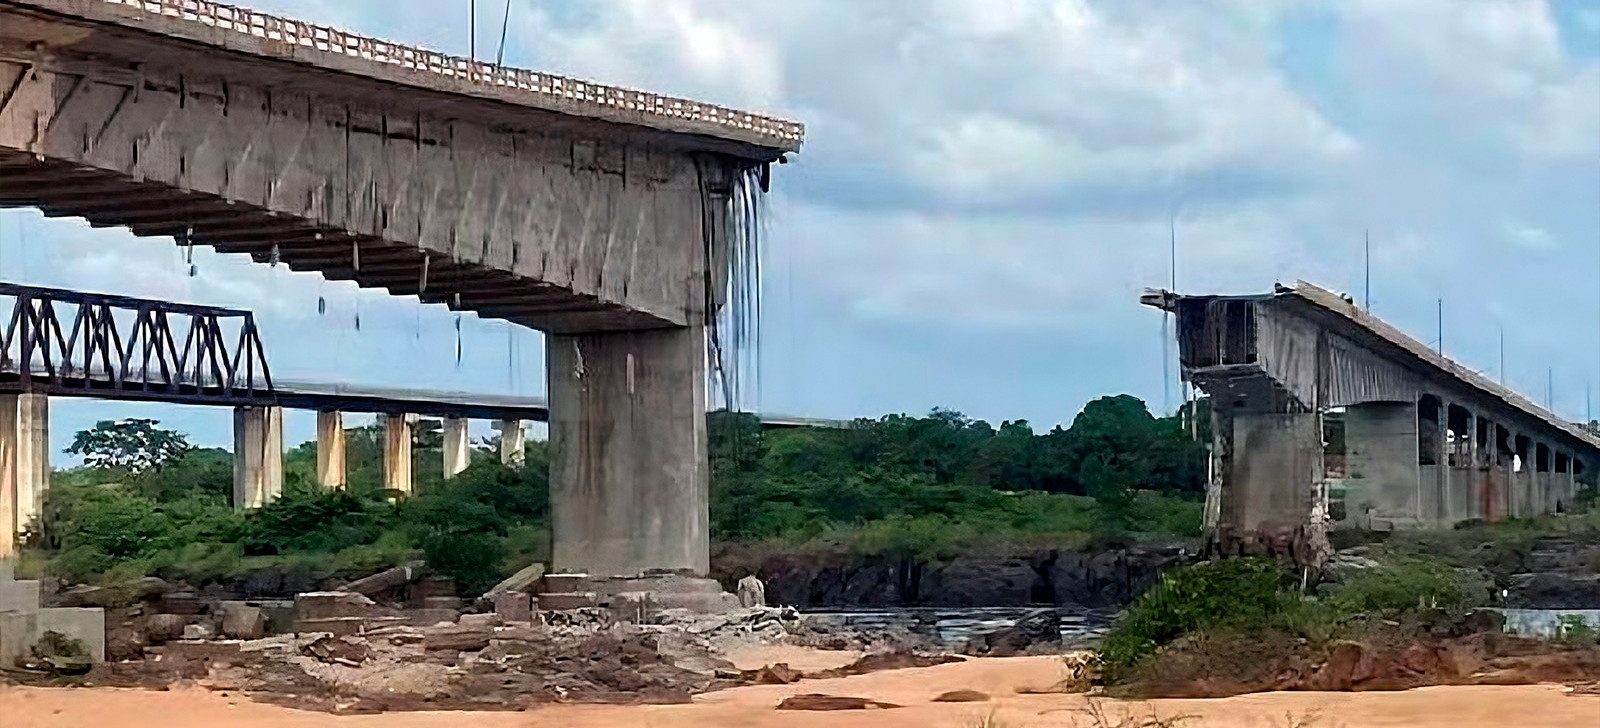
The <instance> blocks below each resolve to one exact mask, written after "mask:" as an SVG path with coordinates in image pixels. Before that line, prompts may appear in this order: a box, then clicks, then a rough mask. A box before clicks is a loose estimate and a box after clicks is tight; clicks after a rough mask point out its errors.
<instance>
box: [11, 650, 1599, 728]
mask: <svg viewBox="0 0 1600 728" xmlns="http://www.w3.org/2000/svg"><path fill="white" fill-rule="evenodd" d="M1057 665H1058V663H1057V662H1056V661H1055V660H1054V659H1053V658H1040V657H1021V658H1012V659H980V660H971V661H968V662H965V663H961V664H952V665H940V666H938V667H930V668H922V669H913V670H894V671H888V672H879V673H874V674H871V675H861V676H857V677H849V678H840V679H836V680H807V681H803V682H801V683H799V684H795V685H779V686H761V687H748V688H739V689H736V690H726V691H722V692H718V693H712V694H709V695H705V696H701V697H700V698H699V699H697V700H696V702H695V703H694V704H693V705H677V706H599V705H559V706H552V707H548V708H543V709H540V710H537V711H531V712H527V713H469V714H463V713H398V714H388V715H364V716H331V715H326V714H322V713H306V712H298V711H293V710H288V709H284V708H278V707H273V706H269V705H262V704H258V703H253V702H251V701H249V700H248V699H245V698H242V697H239V696H234V695H229V696H224V695H222V694H217V693H211V692H206V691H203V690H199V689H193V688H188V689H175V690H172V691H170V692H153V691H136V690H111V689H99V688H95V689H77V690H49V689H32V688H28V689H4V688H0V726H3V728H107V727H108V726H114V727H115V728H224V727H232V726H238V727H239V728H460V726H465V725H470V726H473V727H474V728H502V727H504V728H534V727H536V726H552V727H553V726H561V727H562V728H602V727H604V728H610V727H611V726H629V727H633V726H638V727H640V728H768V727H770V728H778V727H780V726H782V727H786V728H823V727H824V726H826V727H827V728H852V727H860V728H869V727H870V728H943V727H945V726H948V727H949V728H967V727H968V726H972V725H974V724H976V723H977V722H978V721H979V720H980V719H981V718H982V717H984V716H986V715H990V714H991V713H992V714H993V715H994V717H995V718H996V720H997V722H998V723H1000V724H1003V725H1005V726H1007V728H1027V727H1033V726H1038V727H1044V726H1049V727H1051V728H1070V727H1071V726H1073V725H1075V723H1074V721H1075V720H1077V721H1079V723H1077V724H1079V725H1087V723H1083V722H1082V720H1083V716H1082V715H1081V713H1078V712H1077V711H1080V710H1081V709H1082V708H1083V707H1084V705H1085V699H1084V698H1083V697H1081V696H1067V695H1017V694H1016V693H1015V689H1016V688H1017V687H1018V686H1025V685H1043V684H1048V683H1050V682H1052V681H1054V680H1055V679H1056V677H1057V669H1058V668H1057ZM958 688H966V689H975V690H981V691H984V692H987V693H989V694H990V695H993V696H995V698H996V699H995V701H994V702H991V703H987V704H948V703H932V702H929V701H930V699H931V698H932V697H933V696H935V695H938V694H940V693H942V692H945V691H948V690H955V689H958ZM796 693H827V694H831V695H853V696H859V697H868V698H873V699H876V700H881V701H887V702H891V703H897V704H900V705H903V706H906V707H903V708H899V709H894V710H872V711H852V712H835V713H807V712H790V711H776V710H774V709H773V707H774V706H776V705H777V703H778V701H779V700H781V699H782V698H784V697H785V696H788V695H793V694H796ZM1104 705H1106V706H1107V709H1108V711H1109V712H1110V713H1112V714H1113V715H1117V714H1120V713H1121V712H1122V711H1125V710H1130V709H1131V710H1135V711H1137V712H1138V714H1140V715H1146V714H1148V713H1149V712H1150V711H1155V713H1156V714H1157V715H1161V716H1173V715H1190V716H1196V717H1195V719H1193V720H1191V721H1189V722H1186V723H1183V724H1182V725H1183V726H1185V728H1224V727H1226V728H1250V727H1251V726H1261V727H1262V728H1280V727H1282V726H1288V725H1290V722H1289V721H1288V720H1287V718H1288V717H1291V716H1292V717H1296V718H1299V717H1303V716H1306V715H1307V714H1311V713H1315V714H1319V715H1321V716H1322V718H1321V719H1320V720H1319V721H1317V722H1315V723H1312V725H1315V726H1320V727H1322V728H1367V727H1369V726H1373V727H1376V726H1406V727H1407V728H1501V727H1502V726H1513V727H1515V728H1569V727H1570V728H1595V726H1597V725H1600V698H1597V697H1583V696H1569V695H1566V694H1564V691H1563V689H1562V688H1561V687H1559V686H1531V687H1444V688H1427V689H1422V690H1413V691H1408V692H1403V693H1273V694H1262V695H1249V696H1243V697H1238V698H1227V699H1221V700H1161V701H1154V702H1151V703H1134V704H1129V703H1117V702H1111V701H1107V702H1106V703H1104Z"/></svg>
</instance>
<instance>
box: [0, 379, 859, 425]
mask: <svg viewBox="0 0 1600 728" xmlns="http://www.w3.org/2000/svg"><path fill="white" fill-rule="evenodd" d="M23 391H30V390H29V388H28V387H26V386H24V385H23V384H22V383H21V382H18V381H16V380H15V379H12V378H10V377H7V378H5V379H3V380H0V392H23ZM47 393H48V394H50V395H51V396H65V397H85V398H92V399H110V400H123V401H147V402H171V403H174V404H186V405H202V406H212V407H215V406H237V405H239V404H241V403H243V404H249V403H256V404H263V405H266V404H275V405H277V406H279V407H286V408H289V409H303V410H315V411H339V412H370V413H377V414H393V415H398V414H415V415H424V416H428V417H465V418H469V419H484V420H530V421H533V422H549V421H550V407H549V403H548V400H546V399H545V398H544V397H530V396H517V395H506V394H486V393H482V392H459V391H450V390H437V389H414V388H410V387H376V386H360V385H351V384H332V383H328V382H311V381H298V380H278V381H276V382H274V387H273V390H272V392H271V393H270V394H266V393H258V395H257V397H256V398H255V399H254V400H251V401H250V402H233V401H228V400H207V399H202V398H186V397H185V398H176V399H174V398H169V397H165V396H163V395H162V393H160V392H155V391H146V390H137V389H128V390H117V389H109V388H93V389H80V388H75V387H50V388H48V390H47ZM759 416H760V418H761V424H763V425H765V426H767V427H774V428H792V427H817V428H825V429H844V428H846V427H848V426H849V422H848V421H846V420H830V419H822V418H816V417H796V416H793V415H783V414H761V415H759Z"/></svg>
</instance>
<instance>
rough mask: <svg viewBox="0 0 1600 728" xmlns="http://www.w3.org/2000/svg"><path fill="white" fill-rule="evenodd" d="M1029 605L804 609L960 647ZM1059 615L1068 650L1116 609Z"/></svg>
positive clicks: (833, 620) (1084, 643) (847, 623)
mask: <svg viewBox="0 0 1600 728" xmlns="http://www.w3.org/2000/svg"><path fill="white" fill-rule="evenodd" d="M1035 609H1036V608H1029V607H971V608H963V609H937V608H931V607H930V608H916V609H854V610H848V611H829V610H817V611H810V610H807V611H805V612H804V613H805V615H806V617H807V618H808V619H810V620H814V621H817V622H820V623H822V624H823V625H826V626H832V627H843V628H855V629H861V630H867V631H873V630H879V629H885V628H889V627H901V628H904V629H906V630H909V631H911V632H914V633H916V634H921V635H926V636H928V637H931V638H933V639H935V640H937V641H938V642H939V644H940V645H942V646H944V647H947V648H950V649H953V650H960V649H961V648H962V647H964V646H965V645H966V643H967V640H968V639H970V638H971V637H973V636H975V635H980V634H986V633H988V632H993V631H995V630H997V629H1002V628H1004V627H1009V626H1011V625H1012V624H1015V623H1016V621H1017V619H1018V618H1020V617H1022V616H1023V615H1026V614H1029V613H1031V612H1033V611H1034V610H1035ZM1056 613H1057V614H1059V615H1060V617H1061V644H1062V646H1063V647H1065V648H1067V649H1069V650H1075V649H1082V648H1084V647H1089V646H1092V645H1093V644H1094V643H1095V642H1096V641H1098V640H1099V639H1100V637H1101V636H1103V635H1104V634H1105V633H1106V631H1107V630H1108V629H1110V627H1111V621H1112V619H1113V618H1114V617H1115V616H1116V612H1114V611H1110V610H1098V609H1088V608H1084V607H1057V608H1056Z"/></svg>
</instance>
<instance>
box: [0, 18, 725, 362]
mask: <svg viewBox="0 0 1600 728" xmlns="http://www.w3.org/2000/svg"><path fill="white" fill-rule="evenodd" d="M85 43H88V41H85ZM79 55H80V54H78V53H76V52H75V51H74V49H73V48H71V47H56V48H52V49H50V56H49V57H48V58H46V59H45V60H44V61H43V62H40V61H39V60H38V59H24V58H19V57H16V56H15V55H14V52H9V51H8V52H0V88H11V89H13V91H12V92H11V93H9V94H7V95H5V96H3V97H0V157H3V158H4V164H5V165H7V167H8V168H9V169H11V170H19V171H17V172H16V173H17V174H24V175H27V179H30V180H32V181H33V184H31V185H30V187H31V190H30V191H31V194H32V197H31V199H33V200H35V201H36V202H37V204H38V205H39V206H42V207H45V208H46V209H48V210H50V211H52V212H54V213H59V214H69V215H78V216H83V217H86V218H87V219H89V221H90V223H91V224H94V225H104V226H111V225H117V226H123V225H129V224H132V225H135V226H137V229H136V230H135V232H137V233H140V234H147V235H161V234H166V235H176V234H183V233H185V232H187V231H188V230H189V229H190V228H193V237H192V240H193V242H196V243H200V244H205V243H206V242H207V235H208V234H211V232H212V231H213V230H214V229H215V228H214V227H213V226H212V223H219V224H220V223H235V224H237V225H238V227H237V228H232V230H235V231H237V230H261V231H263V232H266V231H272V230H283V229H287V228H293V229H303V228H308V227H309V228H314V229H319V230H328V231H342V232H345V233H349V234H352V235H362V236H370V237H371V238H373V239H375V240H383V241H386V242H388V243H391V244H399V245H404V246H407V247H409V248H411V249H414V250H417V251H418V252H419V253H420V252H423V251H426V252H428V253H430V254H431V255H433V256H435V257H437V258H439V259H450V260H454V261H456V262H457V264H458V265H462V266H467V267H471V268H477V269H481V270H502V271H506V272H508V273H510V274H512V275H513V276H515V277H516V279H518V280H522V281H526V282H528V283H529V284H539V283H543V284H548V285H549V286H552V287H554V288H556V289H559V290H561V291H564V292H567V293H568V294H569V295H571V296H573V297H574V298H575V299H576V300H582V301H585V302H586V304H587V307H585V308H579V309H574V310H572V311H571V313H573V314H576V315H577V318H575V319H574V321H577V322H579V323H576V324H574V325H564V324H563V322H562V320H561V319H562V316H561V314H562V313H567V311H563V310H554V309H552V310H551V311H550V312H549V313H544V314H540V315H538V316H531V317H530V319H529V320H528V321H524V322H523V323H527V324H529V325H536V326H540V327H546V328H549V329H552V330H555V331H558V332H559V331H567V332H578V331H581V330H584V329H579V328H577V327H578V326H583V327H591V326H600V327H601V329H602V330H606V329H610V330H618V329H640V328H659V327H662V326H673V325H678V326H682V325H686V324H688V323H690V321H689V309H690V307H691V306H692V305H693V303H694V302H693V301H691V300H690V298H691V297H690V296H689V295H688V293H689V286H690V283H691V281H692V279H694V278H695V277H696V275H697V273H696V269H697V268H698V267H699V266H700V265H702V264H701V263H699V262H698V260H699V258H700V257H701V253H700V251H701V249H702V248H703V246H704V241H703V238H704V231H703V226H702V224H701V221H702V220H701V219H702V213H703V209H704V207H705V205H703V204H702V201H703V196H704V192H703V186H702V184H701V181H702V176H703V173H704V171H705V170H704V169H703V168H701V167H699V166H698V165H697V163H696V161H695V160H694V158H692V157H691V155H690V154H689V153H687V152H682V151H669V150H665V149H662V148H656V147H650V146H647V145H636V144H632V143H630V142H628V141H627V140H613V139H608V138H603V137H604V136H605V135H601V134H596V135H595V136H593V137H586V136H585V135H584V134H582V133H581V131H582V129H583V126H582V125H575V126H571V127H568V128H564V129H563V130H562V133H561V134H551V133H547V131H546V130H545V129H541V128H540V127H538V125H531V127H530V128H528V129H524V130H516V131H512V130H507V129H502V128H495V129H490V128H489V127H488V126H486V125H484V124H482V123H477V122H474V121H472V120H470V119H463V118H444V117H438V116H432V115H429V114H425V113H424V114H419V113H416V112H414V111H408V112H400V111H396V110H391V109H388V108H385V107H381V106H374V105H371V104H370V103H368V102H355V101H348V100H341V99H340V98H339V96H338V95H337V93H336V89H333V88H321V87H319V88H314V89H304V90H302V89H293V90H289V89H285V88H267V87H254V86H251V85H250V81H249V79H237V78H235V79H219V78H213V77H209V76H207V74H206V72H205V71H204V69H198V70H197V69H194V68H182V69H179V68H173V67H164V66H163V65H162V64H161V62H160V59H151V60H150V62H147V63H146V64H145V67H144V70H143V71H142V76H141V77H140V78H139V79H138V80H137V81H133V82H130V80H129V76H128V74H126V73H124V72H120V71H119V70H117V69H113V68H110V67H107V68H106V69H105V71H104V72H103V73H101V72H98V71H96V70H95V69H96V68H97V65H96V61H95V60H94V59H91V58H88V57H87V56H84V57H79ZM68 60H71V61H73V63H72V64H70V65H71V67H72V68H73V69H74V70H76V71H77V73H69V72H67V71H65V70H63V68H64V67H65V66H66V65H69V64H67V61H68ZM224 80H226V81H227V83H226V92H225V93H218V88H220V87H221V85H222V84H221V82H222V81H224ZM130 83H132V86H130ZM356 120H362V121H361V123H357V121H356ZM402 129H403V130H409V131H408V135H409V136H410V137H412V139H406V138H396V135H395V134H392V133H391V134H385V133H383V130H390V131H393V130H402ZM403 136H405V135H402V137H403ZM722 164H725V165H731V164H734V162H732V161H731V160H729V161H727V162H724V163H722ZM719 169H724V168H719ZM716 174H718V175H726V174H727V172H725V171H723V172H717V173H716ZM12 175H13V172H8V177H11V176H12ZM85 181H93V182H94V183H95V184H97V185H101V186H106V185H113V184H117V183H122V184H126V185H128V186H129V188H130V189H132V190H138V191H140V192H139V195H140V196H139V197H136V198H133V199H137V200H145V201H143V202H134V203H129V205H127V206H125V207H124V206H119V204H118V202H117V201H116V200H115V199H114V198H111V197H107V198H106V199H104V200H98V201H92V202H90V201H86V200H85V198H83V197H82V196H81V193H80V192H79V191H78V190H76V189H75V187H76V186H78V185H81V184H83V183H84V182H85ZM152 188H154V189H156V190H171V191H172V192H173V193H174V198H175V199H183V200H184V201H183V202H182V205H183V206H184V208H185V209H187V210H188V211H185V209H173V208H172V207H171V206H170V205H163V204H160V203H158V202H154V201H149V200H151V199H152V198H153V197H154V195H151V194H150V192H149V190H151V189H152ZM130 194H132V193H130ZM57 195H61V196H63V197H61V199H60V201H53V198H54V197H55V196H57ZM72 195H79V196H77V197H73V196H72ZM146 195H150V196H149V197H147V196H146ZM190 205H193V207H189V206H190ZM283 257H284V259H285V262H290V260H291V259H290V253H289V251H284V252H283ZM418 272H419V273H420V271H418ZM352 277H353V279H354V280H356V281H357V282H358V283H362V284H364V285H375V284H374V283H372V282H371V281H370V280H369V278H368V276H367V275H366V274H365V273H363V272H360V271H357V272H355V273H353V275H352ZM452 293H453V292H452ZM600 312H608V313H611V314H612V315H611V316H598V315H597V314H598V313H600Z"/></svg>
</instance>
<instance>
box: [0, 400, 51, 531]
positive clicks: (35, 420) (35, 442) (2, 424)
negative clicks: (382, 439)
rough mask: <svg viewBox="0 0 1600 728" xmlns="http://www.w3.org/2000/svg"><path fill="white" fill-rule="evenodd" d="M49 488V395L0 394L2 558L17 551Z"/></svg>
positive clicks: (0, 521)
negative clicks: (18, 537) (19, 537)
mask: <svg viewBox="0 0 1600 728" xmlns="http://www.w3.org/2000/svg"><path fill="white" fill-rule="evenodd" d="M49 488H50V400H49V397H47V396H46V395H43V394H4V395H0V558H8V557H10V556H11V555H12V554H13V553H14V552H15V548H16V541H17V536H18V535H20V534H21V533H23V532H24V531H27V530H28V527H29V526H30V525H31V524H32V523H33V519H35V518H37V517H38V516H39V511H40V508H41V506H42V505H43V503H44V497H45V493H46V491H48V490H49Z"/></svg>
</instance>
